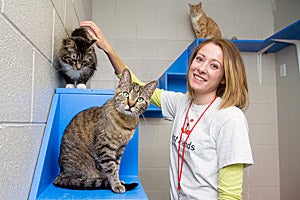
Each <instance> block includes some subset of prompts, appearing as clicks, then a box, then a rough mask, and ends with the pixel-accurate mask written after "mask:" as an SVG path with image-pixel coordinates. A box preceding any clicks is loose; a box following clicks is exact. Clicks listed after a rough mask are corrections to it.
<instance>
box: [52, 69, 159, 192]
mask: <svg viewBox="0 0 300 200" xmlns="http://www.w3.org/2000/svg"><path fill="white" fill-rule="evenodd" d="M156 87H157V81H151V82H149V83H148V84H146V85H145V86H140V85H138V84H136V83H132V82H131V75H130V72H129V70H128V69H125V70H123V73H122V77H121V79H120V82H119V86H118V87H117V88H116V89H115V94H114V97H113V98H112V99H109V100H108V101H107V102H106V103H105V104H104V105H103V106H102V107H92V108H89V109H87V110H84V111H81V112H80V113H78V114H77V115H76V116H75V117H74V118H73V119H72V120H71V122H70V123H69V124H68V126H67V128H66V129H65V131H64V135H63V138H62V142H61V146H60V155H59V159H58V162H59V166H60V173H59V175H58V176H57V177H56V179H55V180H54V182H53V184H54V185H55V186H58V187H63V188H69V189H111V190H112V191H113V192H115V193H124V192H125V191H126V190H130V189H133V188H134V187H136V186H137V183H132V184H125V183H124V182H121V181H120V180H119V168H120V160H121V156H122V154H123V151H124V149H125V146H126V145H127V143H128V142H129V140H130V139H131V138H132V136H133V134H134V131H135V128H136V127H137V125H138V123H139V115H140V114H142V113H143V112H144V111H145V110H146V109H147V107H148V106H149V104H150V97H151V96H152V94H153V92H154V90H155V88H156Z"/></svg>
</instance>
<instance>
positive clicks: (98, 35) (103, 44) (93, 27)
mask: <svg viewBox="0 0 300 200" xmlns="http://www.w3.org/2000/svg"><path fill="white" fill-rule="evenodd" d="M80 26H81V27H87V28H89V29H90V30H88V33H89V35H90V36H91V38H92V39H94V40H97V42H96V45H97V47H98V48H100V49H102V50H103V51H105V52H106V53H108V52H109V51H110V50H111V45H110V44H109V42H108V41H107V40H106V38H105V36H104V35H103V33H102V31H101V29H100V28H99V27H98V26H97V24H95V23H94V22H93V21H82V22H80Z"/></svg>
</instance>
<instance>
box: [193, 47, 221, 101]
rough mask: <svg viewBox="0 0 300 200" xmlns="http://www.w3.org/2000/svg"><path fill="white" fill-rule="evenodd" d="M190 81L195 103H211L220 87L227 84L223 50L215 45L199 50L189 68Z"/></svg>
mask: <svg viewBox="0 0 300 200" xmlns="http://www.w3.org/2000/svg"><path fill="white" fill-rule="evenodd" d="M188 80H189V87H190V89H191V90H193V94H194V103H196V104H198V105H203V104H207V103H209V102H210V101H211V99H212V98H214V96H216V91H217V89H218V86H219V85H220V84H225V80H224V67H223V53H222V49H221V48H220V47H219V46H217V45H215V44H213V43H208V44H206V45H204V46H203V47H202V48H201V49H199V51H198V52H197V54H196V56H195V58H194V59H193V60H192V63H191V65H190V67H189V70H188Z"/></svg>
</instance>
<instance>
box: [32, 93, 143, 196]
mask: <svg viewBox="0 0 300 200" xmlns="http://www.w3.org/2000/svg"><path fill="white" fill-rule="evenodd" d="M111 97H113V91H112V90H90V89H66V88H58V89H57V90H56V93H55V94H54V96H53V98H52V104H51V108H50V112H49V115H48V120H47V124H46V129H45V132H44V137H43V141H42V144H41V149H40V153H39V156H38V161H37V166H36V169H35V173H34V177H33V183H32V187H31V190H30V194H29V200H35V199H39V200H41V199H52V200H53V199H94V200H95V199H144V200H147V199H148V198H147V195H146V193H145V191H144V189H143V186H142V184H141V182H140V181H139V178H138V128H137V130H136V132H135V134H134V136H133V138H132V139H131V141H130V142H129V143H128V145H127V147H126V149H125V152H124V154H123V156H122V161H121V166H120V177H121V180H124V181H125V182H127V183H132V182H136V183H138V184H139V185H138V187H137V188H135V189H134V190H132V191H127V192H125V193H123V194H116V193H113V192H112V191H110V190H69V189H62V188H58V187H55V186H53V184H52V182H53V180H54V179H55V177H56V176H57V174H58V173H59V166H58V156H59V149H60V141H61V138H62V135H63V132H64V130H65V128H66V126H67V124H68V123H69V122H70V120H71V119H72V118H73V117H74V116H75V115H76V114H77V113H78V112H80V111H82V110H84V109H87V108H89V107H92V106H101V105H102V104H103V103H104V102H106V101H107V100H108V99H109V98H111Z"/></svg>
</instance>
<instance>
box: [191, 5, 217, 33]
mask: <svg viewBox="0 0 300 200" xmlns="http://www.w3.org/2000/svg"><path fill="white" fill-rule="evenodd" d="M189 6H190V14H191V23H192V25H193V29H194V32H195V34H196V37H197V38H213V37H217V38H220V37H221V31H220V28H219V26H218V25H217V23H216V22H215V21H214V20H213V19H212V18H210V17H208V16H206V14H205V13H204V11H203V10H202V3H201V2H200V3H199V4H196V5H192V4H189Z"/></svg>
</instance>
